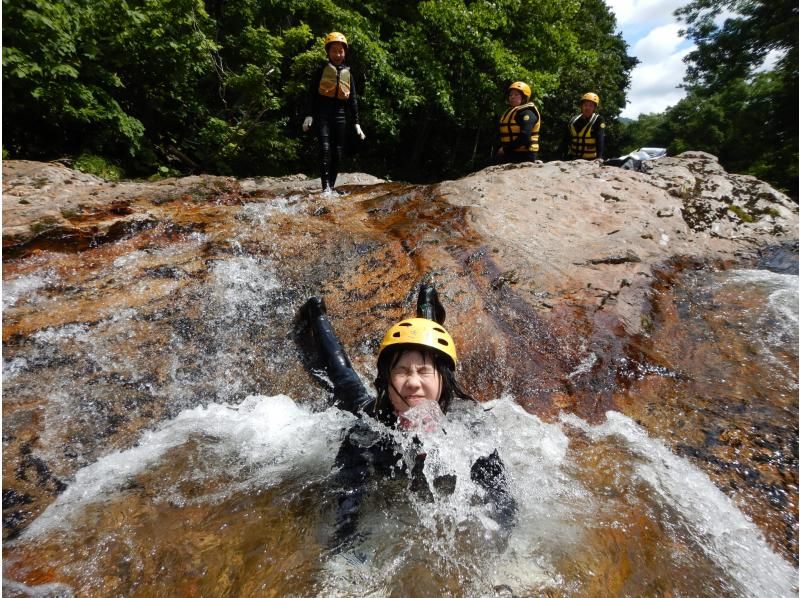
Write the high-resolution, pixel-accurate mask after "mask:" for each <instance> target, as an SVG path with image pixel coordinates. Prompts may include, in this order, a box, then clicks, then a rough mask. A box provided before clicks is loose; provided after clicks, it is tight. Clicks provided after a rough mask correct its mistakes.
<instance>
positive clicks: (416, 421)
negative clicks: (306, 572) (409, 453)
mask: <svg viewBox="0 0 800 598" xmlns="http://www.w3.org/2000/svg"><path fill="white" fill-rule="evenodd" d="M301 316H302V317H303V319H304V320H305V321H306V323H307V325H308V327H309V328H310V331H311V334H312V336H313V339H314V341H315V343H316V347H317V349H318V352H319V354H320V357H321V359H322V361H323V364H324V366H325V370H326V373H327V374H328V377H329V379H330V380H331V382H332V383H333V387H334V399H335V401H336V403H337V405H338V406H339V407H340V408H341V409H344V410H347V411H350V412H352V413H355V414H359V413H364V414H367V415H369V416H371V417H373V418H375V419H377V420H378V421H380V422H382V423H383V424H385V425H386V426H388V427H391V428H395V429H399V430H403V431H404V433H406V434H414V433H421V432H423V431H427V432H430V431H435V429H436V428H438V426H439V424H440V423H441V422H442V420H443V418H445V416H446V414H447V411H448V409H449V407H450V404H451V401H452V400H453V398H455V397H457V398H460V399H466V400H473V399H472V397H470V396H469V395H468V394H467V393H466V392H465V391H464V389H463V388H462V387H461V386H460V384H459V383H458V381H457V379H456V375H455V368H456V363H457V354H456V347H455V343H454V342H453V339H452V337H451V336H450V334H449V333H448V332H447V331H446V330H445V329H444V327H443V326H442V324H443V323H444V320H445V310H444V308H443V307H442V305H441V303H440V302H439V299H438V295H437V293H436V290H435V289H434V288H433V287H432V286H429V285H423V286H422V287H421V288H420V292H419V298H418V302H417V316H418V317H416V318H410V319H406V320H402V321H401V322H398V323H397V324H395V325H394V326H392V327H391V328H389V330H388V331H387V332H386V334H385V335H384V338H383V341H382V342H381V345H380V349H379V351H378V364H377V366H378V368H377V369H378V375H377V378H376V380H375V388H376V390H377V396H373V395H371V394H370V393H369V392H367V389H366V388H365V387H364V385H363V384H362V382H361V380H360V378H359V377H358V375H357V374H356V372H355V371H354V370H353V368H352V366H351V364H350V360H349V359H348V358H347V355H346V354H345V352H344V349H343V348H342V346H341V344H340V343H339V340H338V338H337V337H336V333H335V332H334V331H333V328H332V326H331V323H330V321H329V319H328V316H327V314H326V309H325V304H324V302H323V300H322V299H321V298H320V297H311V298H310V299H309V300H308V301H307V302H306V303H305V305H304V306H303V308H302V309H301ZM414 444H415V446H418V447H419V448H422V445H421V443H420V442H418V440H417V439H416V438H415V442H414ZM402 453H403V449H402V448H401V447H400V446H399V445H398V444H397V442H396V440H395V439H394V438H393V437H390V436H386V435H380V434H378V433H377V432H376V431H375V430H374V428H372V427H371V426H369V425H367V423H366V422H364V421H363V420H359V421H358V422H357V423H356V424H355V425H354V426H353V428H352V429H351V430H350V431H349V432H348V433H347V435H346V436H345V439H344V441H343V443H342V445H341V447H340V449H339V453H338V455H337V457H336V465H337V466H338V468H339V469H338V473H337V478H338V479H337V482H338V484H337V485H338V486H339V487H341V488H342V493H341V494H340V496H339V498H338V499H337V500H338V505H337V507H338V509H337V516H336V518H337V521H336V531H335V537H334V545H335V546H339V547H342V546H345V545H346V543H347V540H348V539H349V538H350V537H351V536H353V535H354V533H355V530H356V522H357V518H358V512H359V509H360V506H361V504H362V502H363V500H364V498H365V493H366V491H367V482H368V481H369V479H370V477H371V476H373V475H380V476H391V477H400V476H405V478H406V479H407V480H408V484H409V486H408V487H409V490H410V491H411V492H414V493H416V494H417V495H419V496H421V497H422V498H423V499H426V500H433V495H432V492H431V488H430V485H429V483H428V480H427V479H426V478H425V474H424V472H423V468H424V465H425V458H426V455H425V453H424V452H421V451H418V452H417V454H416V455H415V456H414V458H413V466H410V467H409V465H408V464H407V461H406V460H404V459H402V458H401V457H402ZM447 478H451V479H447ZM470 478H471V479H472V481H473V482H475V484H477V485H478V486H479V487H481V488H483V490H485V493H486V502H487V503H490V505H489V506H490V509H491V513H490V517H492V518H493V519H494V520H495V521H496V522H497V523H498V524H499V526H500V528H501V529H503V530H505V532H506V534H507V533H509V532H510V529H511V528H512V527H513V525H514V521H515V517H516V502H515V500H514V498H513V496H512V495H511V494H510V492H509V490H508V481H507V479H506V473H505V467H504V466H503V463H502V461H501V459H500V456H499V454H498V453H497V451H496V450H495V451H493V452H492V453H491V454H490V455H487V456H484V457H480V458H479V459H477V460H476V461H475V462H474V463H473V464H472V467H471V469H470ZM432 485H433V487H434V489H436V490H437V491H438V492H439V493H442V492H445V493H446V492H447V488H449V489H450V492H452V490H453V488H454V487H455V479H454V476H447V475H445V476H441V477H437V478H436V479H434V480H432Z"/></svg>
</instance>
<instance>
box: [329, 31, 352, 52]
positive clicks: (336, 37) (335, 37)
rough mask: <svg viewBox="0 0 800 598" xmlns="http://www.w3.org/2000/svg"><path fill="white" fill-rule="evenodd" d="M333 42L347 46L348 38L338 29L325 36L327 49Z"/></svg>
mask: <svg viewBox="0 0 800 598" xmlns="http://www.w3.org/2000/svg"><path fill="white" fill-rule="evenodd" d="M333 42H339V43H340V44H344V47H345V48H347V38H346V37H345V36H344V35H342V34H341V33H339V32H338V31H331V32H330V33H329V34H328V35H326V36H325V48H326V49H327V47H328V46H329V45H330V44H332V43H333Z"/></svg>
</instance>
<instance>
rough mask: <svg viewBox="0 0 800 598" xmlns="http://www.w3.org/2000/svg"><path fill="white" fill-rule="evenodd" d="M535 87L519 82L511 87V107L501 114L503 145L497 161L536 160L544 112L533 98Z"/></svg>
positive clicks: (509, 93)
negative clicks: (532, 100) (532, 92)
mask: <svg viewBox="0 0 800 598" xmlns="http://www.w3.org/2000/svg"><path fill="white" fill-rule="evenodd" d="M530 97H531V88H530V87H529V86H528V84H527V83H524V82H522V81H516V82H514V83H512V84H511V85H509V86H508V90H507V101H508V106H509V107H508V110H506V111H505V112H503V114H502V116H500V125H499V126H500V147H499V148H498V150H497V155H496V157H497V161H498V162H500V163H505V162H534V161H535V160H536V159H537V158H538V152H539V129H540V128H541V125H542V119H541V115H540V114H539V109H538V108H537V107H536V105H535V104H534V103H533V102H531V101H530Z"/></svg>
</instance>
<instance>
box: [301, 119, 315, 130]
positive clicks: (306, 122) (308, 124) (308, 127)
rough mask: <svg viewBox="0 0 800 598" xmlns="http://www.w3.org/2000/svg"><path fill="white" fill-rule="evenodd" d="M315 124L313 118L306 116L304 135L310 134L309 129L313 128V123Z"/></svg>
mask: <svg viewBox="0 0 800 598" xmlns="http://www.w3.org/2000/svg"><path fill="white" fill-rule="evenodd" d="M313 122H314V119H313V118H311V117H310V116H306V119H305V120H304V121H303V133H308V131H309V129H310V128H311V123H313Z"/></svg>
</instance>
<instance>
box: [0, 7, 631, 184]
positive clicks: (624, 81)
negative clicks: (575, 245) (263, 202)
mask: <svg viewBox="0 0 800 598" xmlns="http://www.w3.org/2000/svg"><path fill="white" fill-rule="evenodd" d="M3 13H4V26H3V34H4V48H3V84H4V86H3V100H4V107H3V127H4V133H5V136H4V139H3V145H4V152H7V153H8V155H9V156H11V157H15V158H40V159H42V158H44V159H52V158H59V157H63V156H78V155H80V154H99V155H102V156H105V157H108V158H111V159H113V160H114V161H116V162H117V163H118V164H119V165H121V166H123V167H124V168H125V169H126V170H127V171H128V172H129V173H131V174H134V173H135V174H149V173H152V172H153V171H154V170H155V169H156V168H157V167H158V166H159V165H160V166H161V167H162V169H163V168H164V165H165V164H166V165H169V166H170V167H172V168H179V169H181V170H183V171H187V170H193V171H206V172H217V173H232V174H237V175H255V174H280V173H286V172H293V171H298V170H305V171H307V172H310V169H309V167H308V164H309V163H312V164H313V163H314V162H315V160H313V159H311V160H309V158H312V157H313V156H315V155H316V150H315V148H314V143H313V140H312V139H309V137H308V136H304V135H302V134H301V132H300V123H301V122H302V119H303V117H304V116H305V114H306V110H307V109H306V104H307V95H308V80H309V77H310V75H311V72H312V71H313V69H314V68H315V66H316V65H318V64H320V63H321V62H322V61H323V60H324V49H323V45H322V38H323V36H324V34H325V33H327V32H328V31H331V30H339V31H342V32H344V33H345V34H346V35H347V37H348V39H349V41H350V46H351V52H350V55H349V62H350V63H351V65H352V67H353V70H354V72H355V73H356V76H357V83H358V85H359V88H360V93H361V101H360V106H361V113H362V124H363V127H364V130H365V132H366V133H367V135H368V140H367V143H366V145H365V147H364V148H363V151H362V152H361V154H360V156H359V168H361V169H365V170H368V171H371V172H375V173H376V174H379V175H387V174H388V175H391V176H395V177H404V178H411V179H416V180H422V179H439V178H442V177H445V176H454V175H458V174H462V173H464V172H467V171H469V170H472V169H475V168H479V167H481V166H484V165H486V164H487V163H488V162H489V161H490V159H491V151H492V146H493V145H495V144H496V132H495V126H496V125H495V122H496V118H497V115H498V113H499V112H500V111H501V110H502V109H503V102H504V89H505V87H506V86H507V85H508V84H509V83H510V82H511V81H514V80H518V79H522V80H525V81H527V82H529V83H530V84H531V85H532V87H533V89H534V99H535V100H536V101H537V103H538V104H539V106H540V108H541V111H542V117H543V119H542V120H543V128H542V147H543V150H542V153H543V155H544V157H545V158H546V157H552V156H553V155H554V152H555V150H556V148H557V146H558V144H559V142H560V137H561V135H562V133H563V130H564V127H565V121H566V120H567V118H568V117H569V116H570V115H571V114H574V113H576V111H577V108H576V104H577V98H578V97H579V95H580V94H582V93H584V92H585V91H588V90H592V91H596V92H597V93H599V94H600V95H601V97H602V98H603V104H602V112H603V113H604V114H605V116H606V118H607V119H608V120H609V121H610V122H611V123H612V126H611V129H610V137H611V140H612V143H613V139H614V127H613V123H614V121H615V119H616V117H617V115H618V114H619V112H620V110H621V108H622V107H623V106H624V103H625V89H626V87H627V86H628V83H629V74H630V71H631V69H632V68H633V66H634V64H635V59H632V58H631V57H629V56H628V55H627V47H626V44H625V42H624V41H623V40H622V39H621V37H620V36H619V35H618V34H615V33H614V30H615V22H614V17H613V16H612V15H611V14H610V12H609V10H608V8H607V7H606V5H605V4H604V2H603V1H602V0H427V1H421V2H409V1H408V0H381V1H378V0H363V1H351V0H207V1H206V2H202V1H200V0H57V1H48V0H3Z"/></svg>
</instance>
